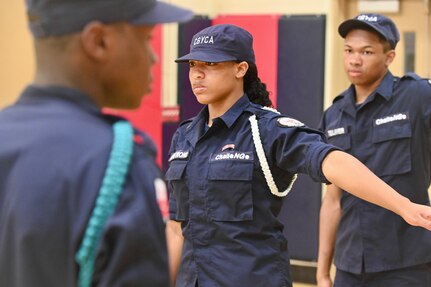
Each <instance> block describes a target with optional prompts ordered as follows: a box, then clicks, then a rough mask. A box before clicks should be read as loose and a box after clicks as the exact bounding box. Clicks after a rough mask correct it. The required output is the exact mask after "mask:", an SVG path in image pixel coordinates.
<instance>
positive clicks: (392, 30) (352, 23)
mask: <svg viewBox="0 0 431 287" xmlns="http://www.w3.org/2000/svg"><path fill="white" fill-rule="evenodd" d="M363 27H369V28H371V29H373V30H374V31H376V32H377V33H378V34H380V35H381V36H382V37H383V38H384V39H386V41H388V42H389V44H390V45H391V47H392V49H395V47H396V46H397V43H398V41H399V40H400V33H399V32H398V29H397V26H396V25H395V23H394V22H393V21H392V20H391V19H389V18H387V17H385V16H383V15H380V14H360V15H358V16H356V17H355V18H353V19H349V20H346V21H344V22H343V23H341V24H340V26H338V33H339V34H340V35H341V37H343V38H345V37H346V35H347V34H348V33H349V32H350V31H351V30H353V29H361V28H363Z"/></svg>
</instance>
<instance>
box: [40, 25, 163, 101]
mask: <svg viewBox="0 0 431 287" xmlns="http://www.w3.org/2000/svg"><path fill="white" fill-rule="evenodd" d="M153 28H154V26H133V25H130V24H127V23H115V24H110V25H105V24H102V23H100V22H91V23H89V24H87V25H86V26H85V27H84V29H83V30H82V31H81V32H80V33H75V34H71V35H66V36H61V37H49V38H42V39H36V40H35V54H36V75H35V79H34V84H35V85H38V86H63V87H69V88H74V89H78V90H80V91H82V92H84V93H85V94H87V95H88V96H89V97H90V98H91V99H92V100H93V101H94V102H95V103H96V104H97V105H98V106H99V107H110V108H136V107H138V106H139V104H140V102H141V99H142V97H143V96H144V95H145V94H147V93H148V92H149V91H150V90H151V81H152V76H151V71H150V69H151V66H152V65H153V64H154V63H156V61H157V57H156V55H155V54H154V52H153V50H152V47H151V42H150V40H151V33H152V30H153Z"/></svg>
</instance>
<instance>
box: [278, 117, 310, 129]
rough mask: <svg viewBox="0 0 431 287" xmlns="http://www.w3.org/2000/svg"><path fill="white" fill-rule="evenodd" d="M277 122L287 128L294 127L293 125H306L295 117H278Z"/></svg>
mask: <svg viewBox="0 0 431 287" xmlns="http://www.w3.org/2000/svg"><path fill="white" fill-rule="evenodd" d="M277 124H278V125H279V126H280V127H286V128H292V127H303V126H305V125H304V124H303V123H301V122H300V121H298V120H295V119H293V118H288V117H283V118H278V119H277Z"/></svg>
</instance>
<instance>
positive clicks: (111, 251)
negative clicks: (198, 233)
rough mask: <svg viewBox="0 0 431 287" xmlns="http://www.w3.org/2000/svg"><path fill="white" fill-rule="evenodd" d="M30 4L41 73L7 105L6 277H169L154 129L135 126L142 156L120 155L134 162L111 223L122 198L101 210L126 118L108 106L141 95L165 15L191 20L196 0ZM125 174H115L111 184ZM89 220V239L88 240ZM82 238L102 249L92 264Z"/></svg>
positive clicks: (0, 158)
mask: <svg viewBox="0 0 431 287" xmlns="http://www.w3.org/2000/svg"><path fill="white" fill-rule="evenodd" d="M26 5H27V15H28V20H29V27H30V30H31V33H32V35H33V36H34V47H35V55H36V75H35V78H34V81H33V82H32V83H31V84H30V85H29V86H28V87H26V88H25V90H24V91H23V93H22V94H21V96H20V97H19V99H18V101H17V102H16V103H15V104H14V105H12V106H10V107H8V108H6V109H4V110H3V111H1V112H0V142H1V144H0V286H2V287H18V286H19V287H50V286H55V287H60V286H61V287H72V286H77V285H78V276H79V278H80V279H79V280H81V275H82V274H84V275H83V277H82V278H84V279H85V278H87V279H88V278H90V279H91V278H92V279H91V280H90V281H89V282H87V284H84V283H82V282H81V281H79V282H80V283H79V284H80V285H79V286H89V285H91V286H109V287H115V286H148V287H156V286H160V287H162V286H163V287H166V286H169V271H168V260H167V250H166V240H165V235H164V223H163V220H162V218H161V214H160V210H159V208H158V206H157V202H156V196H155V192H156V190H155V184H156V185H160V181H161V179H160V174H159V170H158V168H157V167H156V165H155V163H154V155H155V150H154V145H153V143H152V142H151V140H150V139H149V138H148V137H147V136H145V135H143V134H138V133H137V132H136V131H135V138H136V137H140V140H137V142H139V144H138V143H136V144H134V145H133V141H130V145H129V146H130V149H131V150H132V155H131V160H130V164H129V165H125V164H121V163H120V164H119V166H120V167H121V168H123V167H125V170H126V171H127V170H128V171H127V173H126V174H125V182H124V185H122V188H120V191H121V195H120V196H119V198H118V202H117V203H116V206H115V208H114V209H113V210H112V214H110V216H108V218H107V221H106V222H104V224H102V225H101V224H100V223H101V221H100V218H101V217H102V216H103V215H104V212H105V211H106V209H104V208H103V207H104V206H110V204H111V201H110V200H111V199H112V200H114V198H102V200H101V202H100V203H99V202H98V203H97V204H98V205H97V206H98V207H101V206H102V208H99V209H98V210H96V209H94V208H95V204H96V203H95V201H96V198H100V197H98V196H99V189H100V188H101V186H102V177H103V176H104V173H105V170H106V169H107V165H108V158H109V157H110V151H111V146H112V145H113V144H112V143H113V138H114V133H113V128H112V126H113V125H114V124H116V123H118V121H119V119H117V118H113V117H109V116H105V115H103V114H102V113H101V108H103V107H110V108H136V107H137V106H138V105H139V104H140V102H141V98H142V96H143V95H144V94H146V93H148V92H149V91H150V86H151V81H152V78H151V73H150V68H151V66H152V65H153V64H154V63H155V62H156V55H155V54H154V52H153V50H152V47H151V44H150V40H151V35H152V31H153V28H154V25H155V24H156V23H164V22H173V21H185V20H188V19H190V18H191V17H192V13H191V11H188V10H185V9H182V8H179V7H176V6H173V5H168V4H165V3H163V2H158V1H156V0H88V1H81V0H55V1H54V0H27V1H26ZM122 123H124V121H123V122H122ZM127 126H128V124H127V123H126V124H123V125H121V126H120V127H127ZM128 127H130V126H128ZM122 130H123V131H124V130H125V129H122ZM129 130H130V134H131V136H130V137H129V139H132V138H133V130H132V129H130V128H129ZM125 144H126V146H127V145H128V144H129V143H128V142H126V143H125ZM120 159H121V158H120ZM115 168H116V166H114V167H113V170H114V169H115ZM111 171H112V170H111ZM123 171H124V170H123ZM114 174H115V173H114ZM109 176H110V175H109V174H108V175H107V177H105V178H108V179H109ZM117 181H118V179H117V178H115V177H114V178H112V176H111V178H110V180H108V181H107V182H106V183H105V182H104V183H103V186H105V184H106V185H107V186H108V189H109V188H110V187H109V185H111V186H115V185H117V184H118V182H117ZM100 194H102V192H101V193H100ZM93 209H94V210H93ZM92 214H93V215H94V216H93V215H92ZM90 215H91V216H92V219H94V220H93V221H91V222H89V218H90ZM87 226H90V227H92V228H93V227H94V226H96V227H99V231H100V230H102V233H101V234H100V238H99V240H98V241H96V244H94V241H92V239H91V238H92V236H93V235H94V234H97V233H95V232H97V230H96V229H97V228H96V229H95V228H93V229H92V228H89V229H88V228H87ZM85 230H87V231H86V232H88V234H87V233H85V234H86V236H87V235H88V238H89V241H88V242H89V244H87V243H88V242H87V241H86V242H84V243H83V242H82V241H83V238H84V231H85ZM93 237H94V236H93ZM81 244H82V246H84V247H85V248H87V247H88V250H90V251H93V252H95V253H91V252H87V253H85V252H84V253H83V254H84V255H88V256H87V257H88V258H90V259H91V258H92V256H93V257H94V258H93V259H94V265H91V266H90V265H88V266H87V265H85V266H86V267H85V269H84V268H83V269H81V268H79V267H78V266H79V265H78V263H77V262H78V261H80V260H81V259H82V258H84V259H85V258H87V257H86V256H83V257H82V256H81V255H82V254H78V251H79V250H81ZM85 248H83V249H82V250H84V251H86V250H87V249H85ZM88 250H87V251H88ZM78 259H79V260H78ZM83 262H84V261H83ZM85 262H87V261H85ZM87 267H88V268H87ZM84 271H85V272H84ZM87 271H93V272H90V273H88V272H87ZM78 274H79V275H78Z"/></svg>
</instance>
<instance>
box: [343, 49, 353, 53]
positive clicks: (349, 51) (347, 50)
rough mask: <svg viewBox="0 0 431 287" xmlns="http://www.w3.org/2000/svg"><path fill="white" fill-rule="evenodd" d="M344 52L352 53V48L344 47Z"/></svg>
mask: <svg viewBox="0 0 431 287" xmlns="http://www.w3.org/2000/svg"><path fill="white" fill-rule="evenodd" d="M344 53H346V54H351V53H352V49H350V48H345V49H344Z"/></svg>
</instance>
